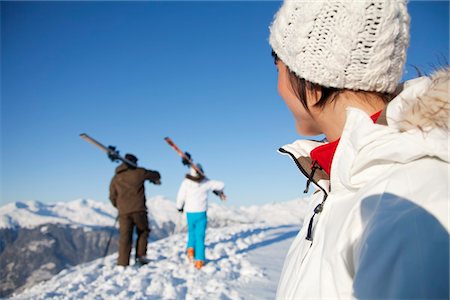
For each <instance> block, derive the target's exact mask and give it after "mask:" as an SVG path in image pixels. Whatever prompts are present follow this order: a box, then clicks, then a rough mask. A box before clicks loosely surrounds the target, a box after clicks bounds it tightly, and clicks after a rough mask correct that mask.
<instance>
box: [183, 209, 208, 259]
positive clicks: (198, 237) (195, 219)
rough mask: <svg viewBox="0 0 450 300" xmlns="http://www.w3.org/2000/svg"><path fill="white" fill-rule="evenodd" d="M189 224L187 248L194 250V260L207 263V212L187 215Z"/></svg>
mask: <svg viewBox="0 0 450 300" xmlns="http://www.w3.org/2000/svg"><path fill="white" fill-rule="evenodd" d="M186 216H187V224H188V242H187V248H194V259H195V260H202V261H205V233H206V224H207V223H208V218H207V217H206V211H203V212H194V213H190V212H188V213H186Z"/></svg>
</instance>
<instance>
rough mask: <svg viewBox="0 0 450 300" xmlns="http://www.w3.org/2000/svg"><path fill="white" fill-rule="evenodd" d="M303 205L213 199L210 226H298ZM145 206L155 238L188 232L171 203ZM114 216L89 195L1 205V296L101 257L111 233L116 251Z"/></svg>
mask: <svg viewBox="0 0 450 300" xmlns="http://www.w3.org/2000/svg"><path fill="white" fill-rule="evenodd" d="M305 205H306V202H305V201H303V200H294V201H289V202H283V203H273V204H267V205H263V206H250V207H239V208H236V207H230V206H227V205H226V204H215V203H211V204H210V206H209V209H208V226H210V227H225V226H228V225H234V224H252V223H256V222H258V223H259V222H264V221H265V220H270V223H271V224H272V225H273V224H277V223H279V224H286V223H291V224H300V222H301V221H302V220H301V218H300V217H299V216H302V215H303V211H304V208H305ZM147 207H148V209H149V221H150V227H151V229H152V232H151V234H150V240H151V241H154V240H158V239H161V238H164V237H167V236H169V235H171V234H172V233H173V232H174V231H176V232H180V231H184V229H185V219H184V217H182V216H181V215H180V214H179V213H178V211H177V210H176V208H175V203H174V202H173V201H170V200H168V199H167V198H165V197H163V196H157V197H153V198H149V199H148V201H147ZM116 215H117V211H116V210H115V208H114V207H112V205H111V204H109V203H105V202H99V201H94V200H89V199H78V200H74V201H71V202H59V203H55V204H45V203H41V202H38V201H28V202H15V203H10V204H7V205H5V206H3V207H0V297H5V296H8V295H10V294H11V293H12V292H15V291H20V290H23V289H25V288H27V287H30V286H32V285H34V284H36V283H38V282H40V281H42V280H47V279H49V278H51V277H52V276H53V275H55V274H57V273H59V272H60V271H61V270H63V269H65V268H67V267H70V266H74V265H78V264H80V263H84V262H88V261H91V260H94V259H96V258H99V257H101V256H103V254H104V251H105V248H106V245H107V241H108V239H109V236H110V234H111V233H112V234H113V238H112V242H111V245H110V248H109V252H108V253H113V252H116V251H117V238H118V230H117V229H113V228H112V226H113V225H114V222H115V218H116ZM116 227H118V225H116ZM175 227H177V228H175Z"/></svg>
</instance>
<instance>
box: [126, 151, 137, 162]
mask: <svg viewBox="0 0 450 300" xmlns="http://www.w3.org/2000/svg"><path fill="white" fill-rule="evenodd" d="M125 158H126V159H128V160H129V161H131V162H132V163H137V161H138V159H137V157H136V156H134V155H133V154H130V153H127V154H125Z"/></svg>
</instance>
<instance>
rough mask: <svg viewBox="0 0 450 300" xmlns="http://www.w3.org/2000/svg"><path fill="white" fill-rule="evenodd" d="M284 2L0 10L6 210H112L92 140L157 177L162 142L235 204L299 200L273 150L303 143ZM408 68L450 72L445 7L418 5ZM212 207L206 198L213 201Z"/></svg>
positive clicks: (153, 190)
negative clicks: (284, 62) (275, 38)
mask: <svg viewBox="0 0 450 300" xmlns="http://www.w3.org/2000/svg"><path fill="white" fill-rule="evenodd" d="M280 5H281V2H275V1H265V2H210V1H207V2H85V1H81V2H5V1H2V2H1V196H0V197H1V198H0V200H1V202H2V204H5V203H8V202H12V201H26V200H39V201H43V202H55V201H69V200H73V199H76V198H80V197H84V198H92V199H96V200H99V201H108V200H107V199H108V186H109V181H110V179H111V176H112V175H113V173H114V168H115V167H116V166H117V164H115V163H112V162H110V161H109V160H108V159H107V158H106V155H105V154H104V153H103V152H101V151H100V150H98V149H97V148H95V147H94V146H92V145H90V144H88V143H86V142H84V141H83V140H82V139H80V138H79V136H78V135H79V134H80V133H82V132H86V133H88V134H90V135H92V136H93V137H94V138H96V139H98V140H100V141H101V142H103V143H105V144H107V145H115V146H117V147H118V148H119V149H120V151H121V153H123V154H124V153H126V152H131V153H134V154H135V155H137V156H138V157H139V159H140V160H139V163H140V164H141V165H143V166H145V167H147V168H149V169H155V170H158V171H160V172H161V174H162V182H163V184H162V185H161V186H153V185H147V194H148V195H164V196H167V197H169V198H170V199H175V196H176V193H177V190H178V187H179V184H180V182H181V180H182V178H183V176H184V173H185V172H186V169H185V168H184V167H183V166H182V165H181V163H180V159H179V157H178V156H177V155H176V153H175V152H174V151H173V150H172V149H171V148H169V146H168V145H167V144H166V143H165V142H164V140H163V138H164V137H165V136H170V137H171V138H172V139H173V140H174V141H175V142H176V143H178V144H179V146H180V147H181V148H183V149H184V150H187V151H189V152H190V153H191V154H192V155H193V158H194V161H196V162H200V163H202V165H203V166H204V168H205V171H206V173H207V175H208V176H209V177H210V178H215V179H220V180H223V181H224V182H225V183H226V185H227V187H226V193H227V194H228V195H229V199H230V201H229V203H230V204H231V205H249V204H262V203H268V202H274V201H284V200H291V199H294V198H297V197H299V196H301V195H302V191H303V189H304V182H305V180H304V179H303V178H302V176H301V175H300V173H299V172H298V171H297V169H296V167H295V166H294V164H293V163H292V162H291V161H290V159H289V158H286V157H283V156H280V155H279V154H277V153H276V150H277V149H278V147H279V146H281V145H283V144H285V143H289V142H291V141H293V140H295V139H297V138H298V136H297V134H296V132H295V126H294V121H293V120H292V117H291V114H290V112H289V111H288V109H287V108H286V107H285V105H284V103H283V101H282V99H281V98H280V97H279V96H278V94H277V90H276V76H277V73H276V70H275V68H274V65H273V60H272V57H271V55H270V52H271V49H270V47H269V45H268V42H267V38H268V26H269V24H270V22H271V20H272V18H273V14H274V13H275V12H276V10H277V9H278V7H279V6H280ZM409 8H410V14H411V16H412V28H411V31H412V32H411V46H410V49H409V52H408V62H407V63H408V67H407V69H406V75H405V79H406V78H411V77H414V74H415V71H414V69H413V68H412V67H411V65H415V66H417V67H419V68H421V69H422V70H423V71H429V70H430V69H431V66H432V65H438V64H440V63H441V64H442V63H446V62H447V61H448V51H449V29H448V28H449V5H448V2H447V1H434V2H432V1H426V2H425V1H424V2H419V1H413V2H411V3H410V4H409ZM211 198H213V197H211Z"/></svg>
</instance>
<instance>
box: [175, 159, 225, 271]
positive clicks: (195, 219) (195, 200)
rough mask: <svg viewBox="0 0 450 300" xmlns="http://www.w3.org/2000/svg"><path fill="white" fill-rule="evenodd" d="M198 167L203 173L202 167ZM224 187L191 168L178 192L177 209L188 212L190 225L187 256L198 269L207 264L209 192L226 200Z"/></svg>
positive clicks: (221, 183)
mask: <svg viewBox="0 0 450 300" xmlns="http://www.w3.org/2000/svg"><path fill="white" fill-rule="evenodd" d="M197 167H199V169H200V171H202V172H203V170H202V169H201V166H200V165H197ZM224 187H225V185H224V183H223V182H220V181H216V180H209V179H207V178H206V177H205V176H203V174H198V173H197V171H196V170H195V169H194V168H191V173H190V174H187V175H186V178H185V179H184V180H183V182H182V183H181V186H180V189H179V191H178V196H177V209H178V211H179V212H183V211H185V212H186V217H187V224H188V241H187V256H188V258H189V260H194V264H195V267H196V268H197V269H200V268H202V267H203V265H204V263H205V233H206V225H207V222H208V219H207V214H206V211H207V210H208V192H209V191H212V192H214V193H215V194H216V195H218V196H219V197H220V198H221V199H222V200H225V194H224V193H223V189H224Z"/></svg>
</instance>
